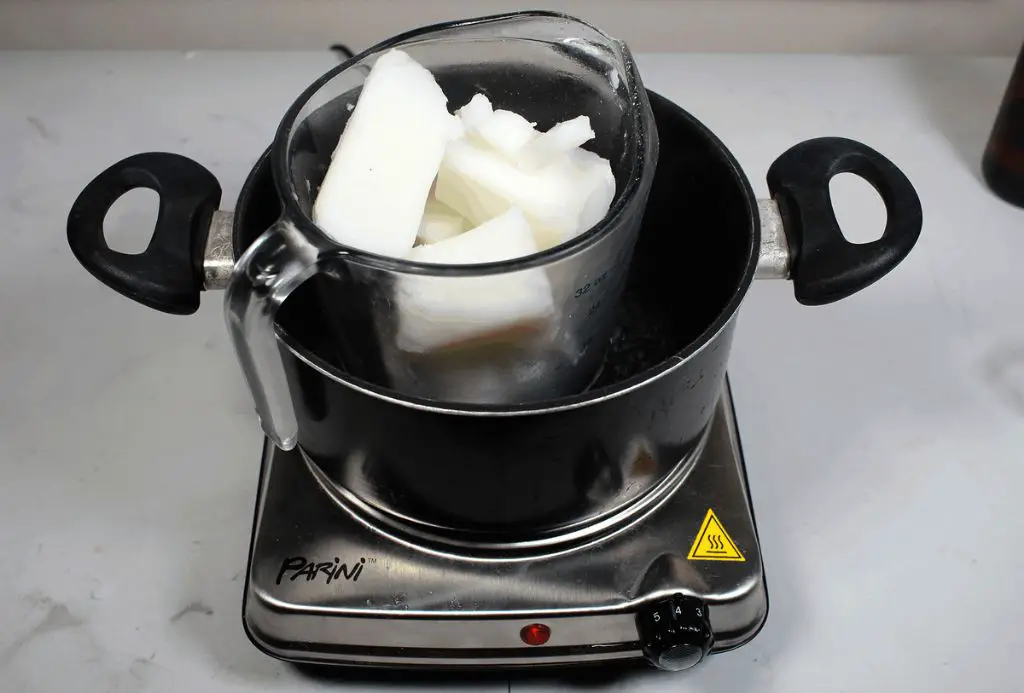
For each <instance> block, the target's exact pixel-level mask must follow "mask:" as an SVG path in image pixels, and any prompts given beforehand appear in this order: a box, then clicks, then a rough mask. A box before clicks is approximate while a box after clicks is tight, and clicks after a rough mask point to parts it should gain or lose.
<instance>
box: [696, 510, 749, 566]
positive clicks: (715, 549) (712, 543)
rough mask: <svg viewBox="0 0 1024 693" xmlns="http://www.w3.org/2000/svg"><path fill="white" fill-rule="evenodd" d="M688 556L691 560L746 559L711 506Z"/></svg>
mask: <svg viewBox="0 0 1024 693" xmlns="http://www.w3.org/2000/svg"><path fill="white" fill-rule="evenodd" d="M687 558H688V559H690V560H691V561H745V560H746V559H745V558H743V554H742V553H740V550H739V549H738V548H736V543H735V542H734V541H733V540H732V537H730V536H729V533H728V532H726V531H725V527H723V526H722V523H721V521H719V519H718V516H717V515H715V511H714V510H712V509H711V508H708V514H707V515H705V516H704V522H702V523H701V525H700V531H698V532H697V538H696V539H694V540H693V546H691V547H690V553H689V555H688V556H687Z"/></svg>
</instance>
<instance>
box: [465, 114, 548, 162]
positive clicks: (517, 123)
mask: <svg viewBox="0 0 1024 693" xmlns="http://www.w3.org/2000/svg"><path fill="white" fill-rule="evenodd" d="M535 125H536V123H531V122H530V121H528V120H527V119H526V118H524V117H523V116H521V115H519V114H518V113H513V112H512V111H503V110H498V111H494V112H493V113H491V115H490V116H489V117H487V118H484V119H483V120H481V121H480V122H479V123H477V124H476V125H475V126H474V127H473V128H468V127H467V134H469V135H470V137H472V138H474V139H475V140H476V141H477V142H479V143H480V144H483V145H484V146H486V147H489V148H490V149H493V150H495V151H497V152H498V153H500V154H502V155H504V156H505V157H508V158H512V159H514V158H515V157H516V156H517V155H518V154H519V152H520V151H521V150H522V149H523V147H525V146H526V145H527V144H529V143H530V142H532V141H533V139H534V138H535V137H537V131H536V130H535V129H534V126H535Z"/></svg>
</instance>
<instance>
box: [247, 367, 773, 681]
mask: <svg viewBox="0 0 1024 693" xmlns="http://www.w3.org/2000/svg"><path fill="white" fill-rule="evenodd" d="M711 425H712V428H711V431H710V433H709V437H708V440H707V443H706V446H705V449H704V451H703V453H702V455H701V457H700V459H698V460H697V462H696V464H694V465H692V467H691V469H690V471H689V473H688V474H687V475H686V476H685V478H683V479H681V480H680V485H679V487H678V488H677V489H676V490H675V491H674V492H673V493H671V494H670V495H668V496H667V498H666V499H665V500H663V501H662V502H661V503H659V504H656V505H654V507H653V508H652V509H650V510H649V511H648V512H647V513H646V514H644V515H641V516H639V517H638V518H635V519H633V520H632V521H631V524H628V525H626V526H623V527H619V528H616V529H615V530H613V531H612V532H611V533H610V534H607V535H605V536H604V537H600V538H598V539H596V540H594V539H591V540H589V542H588V543H587V544H582V545H576V546H570V547H568V548H566V547H564V546H560V547H559V549H558V551H557V552H553V551H548V552H547V553H540V552H539V550H538V553H534V554H524V553H509V554H508V555H501V554H500V553H487V554H480V553H477V554H475V555H473V554H470V553H467V552H466V550H465V549H458V548H456V547H451V546H442V545H428V544H426V543H425V542H423V541H420V540H414V539H412V538H411V537H406V536H403V535H401V534H399V533H397V532H395V531H394V530H388V532H385V531H383V530H382V529H380V528H379V527H377V526H376V525H374V524H373V523H372V521H370V520H368V519H367V518H365V517H363V516H362V515H360V514H359V513H358V512H357V511H355V510H354V509H352V508H345V507H343V506H341V505H339V504H338V502H337V500H336V494H329V493H327V492H325V490H324V488H323V487H322V486H321V485H320V484H321V482H320V481H318V480H317V476H318V475H316V474H315V473H313V472H314V470H312V469H311V468H310V466H309V464H308V463H307V462H306V460H305V459H304V458H303V456H302V454H301V453H300V452H299V451H298V450H293V451H290V452H283V451H280V450H278V449H276V448H274V447H273V446H272V445H269V444H266V445H265V447H264V458H263V466H262V471H261V478H260V492H259V498H258V502H257V508H256V518H255V522H254V527H253V540H252V545H251V549H250V557H249V569H248V574H247V580H246V591H245V601H244V606H243V620H244V624H245V628H246V632H247V633H248V635H249V637H250V639H251V640H252V642H253V643H254V644H255V645H256V646H257V647H259V648H260V649H261V650H263V651H264V652H266V653H267V654H269V655H271V656H274V657H277V658H280V659H285V660H290V661H295V662H308V663H322V664H339V665H359V666H383V667H389V668H394V667H400V666H410V667H425V668H438V669H471V668H474V667H484V668H487V669H494V668H496V667H501V668H504V667H508V668H522V667H538V666H545V665H551V666H565V665H570V664H594V663H599V662H603V661H614V660H630V659H641V658H643V656H644V655H643V652H642V651H641V645H640V635H639V633H638V629H637V621H636V614H637V611H638V610H639V609H641V608H643V607H644V606H646V605H649V604H650V603H651V602H653V601H654V600H657V599H659V598H662V597H667V596H670V595H673V594H680V593H681V594H685V595H690V596H695V597H699V598H701V599H703V600H705V602H706V603H707V605H708V611H709V615H710V621H711V628H712V630H713V632H714V634H715V644H714V647H713V649H712V652H721V651H724V650H728V649H732V648H735V647H738V646H740V645H742V644H744V643H746V642H748V641H749V640H750V639H752V638H753V637H754V636H755V635H756V634H757V632H758V631H759V630H760V628H761V626H762V624H763V623H764V620H765V618H766V616H767V611H768V596H767V592H766V589H765V582H764V573H763V568H762V565H761V555H760V550H759V545H758V538H757V531H756V527H755V524H754V517H753V513H752V510H751V505H750V499H749V495H748V489H747V482H746V474H745V470H744V463H743V455H742V450H741V446H740V441H739V437H738V434H737V431H736V424H735V416H734V412H733V409H732V401H731V398H730V396H729V389H728V387H726V388H725V391H724V394H723V396H722V397H721V399H720V401H719V404H718V409H717V412H716V415H715V418H714V419H713V421H712V424H711ZM424 472H425V473H429V471H428V470H424ZM332 495H333V496H335V497H332ZM709 511H713V513H714V516H715V518H717V521H718V522H719V523H720V526H721V528H722V529H724V531H725V534H726V535H727V536H725V537H724V539H723V538H722V537H720V536H718V535H717V534H716V528H715V527H712V528H711V529H710V530H706V529H705V525H706V523H707V520H708V517H709ZM702 537H703V540H702V541H700V542H698V540H699V539H701V538H702ZM729 540H731V543H730V542H729ZM695 542H697V543H698V544H699V546H694V545H695ZM694 549H696V551H694ZM737 551H738V552H739V554H741V559H737V558H736V556H735V553H736V552H737ZM694 553H696V554H697V556H693V554H694ZM688 556H692V557H688ZM700 556H703V558H701V557H700ZM729 558H731V559H732V560H723V559H729ZM531 624H544V625H546V626H548V627H549V628H550V638H549V640H548V641H547V642H546V643H545V644H543V645H539V646H538V645H527V644H525V643H524V642H523V639H522V637H521V630H522V629H523V628H524V627H525V626H528V625H531Z"/></svg>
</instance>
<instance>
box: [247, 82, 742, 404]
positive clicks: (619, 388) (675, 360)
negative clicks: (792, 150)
mask: <svg viewBox="0 0 1024 693" xmlns="http://www.w3.org/2000/svg"><path fill="white" fill-rule="evenodd" d="M646 91H647V93H648V95H649V97H650V99H651V101H652V103H653V102H659V103H660V104H661V105H662V106H663V107H666V108H669V109H671V110H672V111H673V113H674V114H675V115H676V116H678V117H680V118H681V119H682V120H684V121H686V122H687V123H688V125H689V126H690V127H691V128H693V129H694V130H695V131H696V132H699V133H700V134H701V136H702V137H703V138H704V139H705V140H706V141H707V142H708V144H710V145H711V146H712V148H713V149H714V150H715V151H716V152H717V153H718V155H719V156H720V157H721V160H722V161H723V163H725V164H726V166H727V167H728V169H729V171H730V172H731V173H732V177H733V180H734V182H735V183H736V185H737V186H738V187H739V189H740V191H741V192H742V195H743V199H744V202H745V204H746V207H747V210H746V217H747V220H748V225H749V229H750V234H749V239H750V242H749V244H748V246H747V258H746V261H745V264H744V267H743V273H742V274H741V276H740V280H739V282H738V284H737V286H736V288H735V290H734V291H733V294H732V296H731V297H730V299H729V301H728V302H727V303H726V305H725V307H724V308H723V309H722V310H721V312H720V313H719V314H718V317H716V318H715V320H714V321H712V322H711V323H710V324H709V325H708V326H707V327H706V328H705V329H704V330H703V331H702V332H701V333H700V334H699V335H698V336H697V337H696V338H695V339H693V340H692V341H691V342H690V343H689V344H687V345H686V346H685V347H683V348H682V349H680V350H679V351H677V352H676V353H675V354H673V355H672V356H670V357H668V358H667V359H665V360H663V361H661V362H660V363H658V364H657V365H655V366H652V367H650V368H648V369H646V370H644V371H642V372H641V373H638V374H636V375H634V376H632V377H629V378H625V379H623V380H620V381H618V382H616V383H613V384H611V385H606V386H604V387H601V388H596V389H592V390H586V391H584V392H582V393H579V394H575V395H567V396H565V397H558V398H554V399H549V400H544V401H542V402H529V403H524V404H515V405H497V404H493V405H489V404H461V403H446V402H438V401H437V400H431V399H427V398H422V397H413V396H408V395H402V394H400V393H398V392H396V391H394V390H391V389H388V388H385V387H381V386H378V385H374V384H372V383H370V382H368V381H365V380H362V379H360V378H356V377H353V376H351V375H349V374H347V373H343V372H342V371H340V370H339V369H337V368H335V367H334V366H332V365H330V364H329V363H327V362H326V361H324V360H323V359H321V358H320V357H318V356H317V355H316V354H314V353H313V352H312V351H310V350H309V349H307V348H305V347H304V346H302V345H301V344H300V343H299V342H298V340H296V339H295V338H294V337H293V336H292V335H291V334H289V333H288V332H287V331H286V330H284V329H283V328H282V327H280V325H276V326H275V332H276V334H277V338H278V340H279V341H280V342H281V343H282V344H284V345H285V346H286V347H287V348H288V350H289V351H291V352H292V353H293V354H294V355H295V356H296V358H298V359H299V360H301V361H303V362H304V363H306V364H307V365H308V366H309V367H310V368H313V369H314V370H316V371H317V372H319V373H320V374H321V375H324V376H325V377H327V378H330V379H331V380H333V381H335V382H338V383H341V384H343V385H345V386H347V387H349V388H351V389H353V390H355V391H357V392H359V393H360V394H364V395H367V396H370V397H374V398H377V399H379V400H382V401H385V402H388V403H390V404H396V405H399V406H402V407H407V408H410V409H416V410H419V411H424V412H429V413H434V414H444V415H457V416H477V417H485V416H531V415H540V414H551V413H556V412H561V411H569V410H572V409H579V408H582V407H588V406H592V405H595V404H598V403H601V402H605V401H608V400H610V399H614V398H617V397H622V396H624V395H627V394H629V393H630V392H633V391H634V390H636V389H638V388H640V387H642V386H643V385H645V384H647V383H650V382H653V381H655V380H658V379H660V378H663V377H665V376H667V375H669V374H671V373H673V372H674V371H676V370H677V369H679V368H681V367H682V366H684V365H685V364H686V363H688V362H689V361H690V359H692V358H693V357H694V356H696V355H697V354H699V353H700V352H702V351H703V350H704V349H705V348H707V346H708V345H709V344H711V343H712V342H714V341H715V339H716V338H717V337H718V335H719V334H720V333H722V332H723V331H724V330H725V329H726V328H728V326H729V325H730V323H731V322H732V321H733V320H734V319H735V317H736V314H737V312H738V311H739V308H740V305H741V304H742V302H743V299H744V298H745V297H746V294H747V291H748V290H749V289H750V285H751V283H752V282H753V280H754V274H755V271H756V269H757V262H758V258H759V256H760V246H761V223H760V215H759V212H758V207H757V198H756V197H755V196H754V191H753V189H752V187H751V185H750V180H749V179H748V178H747V176H746V174H745V173H744V171H743V169H742V167H741V166H740V164H739V162H738V161H737V160H736V157H735V156H734V155H733V154H732V152H731V151H730V150H729V149H728V147H726V146H725V144H724V143H723V142H722V141H721V139H719V138H718V136H717V135H715V134H714V133H713V132H712V131H711V130H710V129H709V128H708V127H707V126H706V125H704V124H703V123H702V122H701V121H700V120H698V119H697V118H696V117H695V116H693V115H692V114H691V113H689V112H688V111H687V110H685V109H684V108H682V107H681V106H679V105H678V104H676V103H675V102H674V101H672V100H670V99H668V98H666V97H664V96H662V95H660V94H659V93H658V92H655V91H653V90H651V89H647V90H646ZM272 150H273V145H271V147H268V148H267V149H266V150H265V151H264V152H263V154H262V155H261V156H260V158H259V159H258V160H257V161H256V164H255V165H254V166H253V168H252V170H251V171H250V172H249V176H248V178H247V179H246V181H245V184H244V185H243V186H242V191H241V193H240V195H239V198H238V202H239V205H238V207H239V208H241V207H244V206H245V205H246V204H247V202H248V197H249V195H250V194H251V193H252V188H253V186H254V185H255V183H256V181H257V180H258V178H259V177H260V176H261V175H264V174H265V172H266V171H267V169H268V167H269V166H270V158H271V156H272ZM271 173H272V171H271ZM240 219H241V216H240V215H238V214H235V216H234V219H233V222H232V245H233V252H234V255H235V259H236V260H237V258H238V257H239V256H240V255H241V253H242V252H243V251H244V250H245V246H244V245H242V244H243V239H242V237H241V236H242V231H241V225H240V223H239V221H240ZM641 233H642V230H641Z"/></svg>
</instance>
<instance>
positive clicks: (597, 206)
mask: <svg viewBox="0 0 1024 693" xmlns="http://www.w3.org/2000/svg"><path fill="white" fill-rule="evenodd" d="M569 159H570V161H571V162H572V164H573V166H574V167H575V169H576V171H577V175H578V176H579V178H578V181H579V194H580V196H581V198H582V200H583V203H582V207H581V209H580V217H579V225H578V227H577V230H576V235H579V234H581V233H584V232H586V231H589V230H590V229H592V228H593V227H594V226H595V225H596V224H598V223H599V222H600V221H601V220H602V219H604V218H605V216H607V215H608V210H609V209H611V206H612V202H614V201H615V174H613V173H612V166H611V164H610V163H609V162H608V160H607V159H605V158H602V157H600V156H598V155H597V154H594V153H593V152H590V151H587V150H586V149H574V150H573V151H571V152H569Z"/></svg>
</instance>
